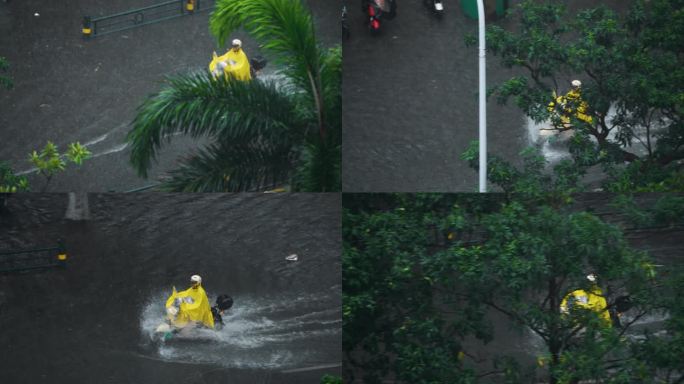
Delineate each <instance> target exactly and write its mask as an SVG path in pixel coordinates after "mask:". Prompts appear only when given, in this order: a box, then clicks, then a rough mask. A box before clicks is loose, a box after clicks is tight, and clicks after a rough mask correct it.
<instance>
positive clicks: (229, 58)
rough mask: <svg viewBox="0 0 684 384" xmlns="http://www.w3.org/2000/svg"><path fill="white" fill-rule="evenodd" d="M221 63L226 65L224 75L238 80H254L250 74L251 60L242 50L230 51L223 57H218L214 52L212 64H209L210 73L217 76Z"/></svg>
mask: <svg viewBox="0 0 684 384" xmlns="http://www.w3.org/2000/svg"><path fill="white" fill-rule="evenodd" d="M219 62H223V63H225V68H223V73H224V75H225V76H226V77H228V76H233V77H235V78H236V79H238V80H250V79H251V78H252V75H251V74H250V72H249V60H248V59H247V55H245V52H244V51H243V50H242V49H240V50H238V51H237V52H235V51H233V50H232V49H229V50H228V52H226V54H225V55H222V56H217V55H216V52H214V54H213V58H212V60H211V63H209V72H211V73H213V74H214V75H216V73H217V68H216V67H217V66H218V64H219ZM219 68H220V67H219ZM219 70H220V69H219Z"/></svg>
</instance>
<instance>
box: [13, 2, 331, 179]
mask: <svg viewBox="0 0 684 384" xmlns="http://www.w3.org/2000/svg"><path fill="white" fill-rule="evenodd" d="M161 2H163V1H161V0H113V1H103V0H76V1H71V2H69V3H68V4H62V3H59V2H46V1H40V0H27V1H24V0H22V1H10V2H0V56H4V57H5V58H6V59H7V60H8V61H9V63H10V65H11V68H10V70H9V72H8V75H9V76H10V77H11V78H12V79H13V81H14V89H12V90H4V89H2V90H0V143H2V145H0V160H5V161H9V162H10V163H11V165H12V166H13V168H14V170H15V171H17V172H27V171H30V170H31V168H32V167H31V165H30V163H29V162H28V161H27V159H28V154H29V153H30V152H31V151H33V150H37V149H40V148H42V147H43V146H44V145H45V143H46V142H47V141H48V140H50V141H52V142H54V143H55V144H57V145H58V147H59V148H60V149H62V150H64V149H66V146H67V144H68V143H71V142H75V141H79V142H80V143H81V144H87V145H88V147H89V149H90V150H91V152H92V153H93V155H94V157H93V158H92V159H90V160H88V161H86V162H85V163H84V164H83V166H82V167H80V168H79V167H73V168H67V171H66V172H65V173H63V174H60V175H59V177H56V178H55V180H54V181H53V184H52V185H51V186H50V191H71V190H80V191H96V192H109V191H127V190H131V189H135V188H139V187H143V186H147V185H150V184H154V183H156V182H157V180H158V178H159V176H161V175H162V174H164V173H165V172H166V171H168V170H170V169H174V168H175V166H176V164H177V159H178V158H179V156H182V155H185V154H187V153H188V152H190V151H191V150H192V149H194V148H197V146H198V142H197V141H195V140H192V139H189V138H185V137H181V136H178V137H175V138H174V141H173V142H172V143H171V144H170V145H168V146H165V148H163V149H162V151H161V153H160V157H159V159H158V160H159V165H157V166H155V167H153V168H152V169H151V172H150V176H149V180H144V179H140V178H138V177H137V175H136V174H135V172H134V171H133V169H132V168H131V167H130V165H129V163H128V158H129V149H128V148H127V147H126V145H125V143H124V139H125V136H126V134H127V133H128V131H129V130H130V126H129V124H130V122H131V121H132V120H133V117H134V116H135V109H136V108H137V107H138V105H140V103H141V102H142V101H143V100H144V99H145V97H146V96H148V95H150V94H152V93H154V92H156V91H158V90H159V89H160V88H161V87H162V86H163V83H164V78H165V76H168V75H173V74H177V73H185V72H188V71H194V70H198V71H199V70H204V69H205V68H206V67H207V65H208V63H209V61H210V60H211V54H212V51H214V50H217V51H220V50H221V49H222V48H220V47H217V45H216V42H215V40H214V38H213V37H212V36H211V34H210V33H209V26H208V20H209V12H206V11H204V12H199V13H196V14H194V15H192V16H184V17H180V18H176V19H172V20H167V21H164V22H160V23H156V24H151V25H146V26H142V27H139V28H134V29H130V30H127V31H122V32H117V33H112V34H109V35H103V36H99V37H95V38H92V39H89V40H84V39H83V37H82V35H81V23H82V19H83V17H84V16H92V17H97V16H104V15H111V14H114V13H118V12H123V11H127V10H131V9H134V8H140V7H144V6H149V5H152V4H158V3H161ZM202 3H203V4H205V5H206V4H210V3H213V1H210V0H205V1H202ZM308 3H309V4H310V8H311V10H312V13H313V15H314V18H315V22H316V26H317V31H318V36H317V38H318V39H319V40H320V41H321V43H323V44H325V45H327V46H332V45H334V44H339V42H340V27H339V3H337V2H334V1H333V2H329V1H309V2H308ZM36 14H37V15H38V16H36ZM235 37H239V38H240V39H242V40H243V46H244V49H245V52H246V53H247V54H248V55H250V56H251V55H255V54H257V53H258V47H257V45H256V43H255V42H254V40H252V39H250V38H249V37H248V36H246V34H245V33H243V32H238V33H236V34H235ZM275 70H276V68H274V66H273V65H269V66H267V67H266V69H265V73H266V74H267V73H272V71H275ZM269 71H270V72H269ZM199 143H200V144H202V142H201V141H200V142H199ZM28 175H29V178H30V181H31V183H32V185H34V186H35V187H34V188H33V190H34V191H39V190H40V187H42V185H43V180H41V179H40V178H39V177H38V175H36V174H35V173H31V172H29V173H28Z"/></svg>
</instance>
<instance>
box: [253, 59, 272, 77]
mask: <svg viewBox="0 0 684 384" xmlns="http://www.w3.org/2000/svg"><path fill="white" fill-rule="evenodd" d="M266 64H268V61H267V60H266V59H265V58H263V57H261V56H257V57H255V58H251V59H249V74H250V75H251V76H252V78H255V77H257V75H258V74H259V71H261V70H262V69H264V68H265V67H266Z"/></svg>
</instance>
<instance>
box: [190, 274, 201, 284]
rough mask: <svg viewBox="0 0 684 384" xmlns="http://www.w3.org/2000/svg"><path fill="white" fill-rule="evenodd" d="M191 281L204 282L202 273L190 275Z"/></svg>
mask: <svg viewBox="0 0 684 384" xmlns="http://www.w3.org/2000/svg"><path fill="white" fill-rule="evenodd" d="M190 281H191V282H192V283H197V284H202V278H201V277H200V275H192V276H191V277H190Z"/></svg>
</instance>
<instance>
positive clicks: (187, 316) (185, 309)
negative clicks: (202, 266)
mask: <svg viewBox="0 0 684 384" xmlns="http://www.w3.org/2000/svg"><path fill="white" fill-rule="evenodd" d="M190 283H191V284H192V285H191V287H190V288H188V289H186V290H185V291H181V292H176V288H175V287H174V288H173V293H172V294H171V296H169V298H168V299H167V300H166V313H167V323H168V325H169V326H170V327H171V328H173V329H175V330H180V329H184V328H195V327H206V328H212V329H213V328H214V316H212V313H211V307H210V306H209V299H208V298H207V293H206V292H205V291H204V288H202V277H200V276H199V275H192V277H190Z"/></svg>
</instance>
